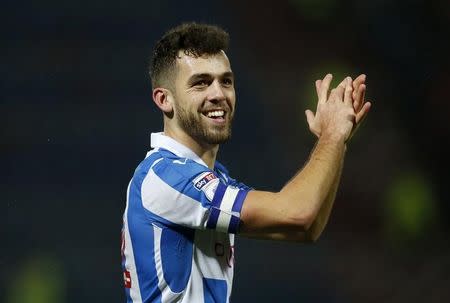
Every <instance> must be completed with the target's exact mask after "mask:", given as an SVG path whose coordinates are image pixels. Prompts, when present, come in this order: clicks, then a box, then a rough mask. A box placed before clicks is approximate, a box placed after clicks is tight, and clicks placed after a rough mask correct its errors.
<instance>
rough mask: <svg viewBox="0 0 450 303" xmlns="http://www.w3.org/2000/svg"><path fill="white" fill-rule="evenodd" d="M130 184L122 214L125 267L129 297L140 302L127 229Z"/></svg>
mask: <svg viewBox="0 0 450 303" xmlns="http://www.w3.org/2000/svg"><path fill="white" fill-rule="evenodd" d="M130 185H131V182H130V184H128V188H127V206H126V208H125V212H124V216H123V224H124V231H125V235H124V236H125V249H124V256H125V268H126V270H128V271H129V272H130V277H131V288H130V297H131V300H132V301H133V303H142V297H141V291H140V288H139V280H138V277H137V272H136V263H135V261H134V253H133V245H132V243H131V237H130V231H129V229H128V219H127V215H128V203H129V194H130Z"/></svg>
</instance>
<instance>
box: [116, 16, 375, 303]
mask: <svg viewBox="0 0 450 303" xmlns="http://www.w3.org/2000/svg"><path fill="white" fill-rule="evenodd" d="M227 46H228V34H227V33H226V32H225V31H223V30H222V29H220V28H218V27H216V26H211V25H205V24H196V23H189V24H182V25H180V26H178V27H176V28H174V29H171V30H170V31H168V32H167V33H166V34H165V35H164V36H163V37H162V38H161V39H160V40H159V41H158V43H157V44H156V47H155V51H154V54H153V59H152V64H151V79H152V86H153V100H154V102H155V104H156V106H157V107H158V108H159V109H160V110H161V112H162V114H163V119H164V131H163V132H162V133H153V134H152V135H151V147H152V149H151V151H149V152H148V153H147V156H146V157H145V159H144V160H143V161H142V162H141V163H140V164H139V166H138V167H137V169H136V171H135V173H134V175H133V177H132V179H131V182H130V184H129V186H128V190H127V205H126V209H125V212H124V216H123V230H122V268H123V273H124V280H125V290H126V297H127V302H162V303H165V302H190V303H192V302H199V303H210V302H219V303H225V302H229V298H230V295H231V288H232V280H233V267H234V264H233V263H234V262H233V260H234V258H233V254H234V235H235V234H237V233H239V234H241V235H243V236H248V237H257V238H265V239H273V240H287V241H298V242H314V241H315V240H316V239H317V238H318V237H319V235H320V234H321V232H322V231H323V229H324V227H325V225H326V223H327V221H328V217H329V215H330V212H331V209H332V206H333V201H334V197H335V194H336V190H337V187H338V184H339V180H340V175H341V171H342V165H343V159H344V154H345V149H346V144H347V140H348V139H349V138H350V137H351V135H352V133H353V132H354V131H355V130H356V126H357V125H358V124H359V123H360V121H361V120H362V119H363V118H364V117H365V116H366V114H367V113H368V111H369V108H370V103H368V102H365V101H364V91H365V84H364V82H365V76H364V75H361V76H359V77H358V78H357V79H355V80H354V81H352V79H351V78H349V77H348V78H346V79H344V81H342V82H341V83H340V84H339V85H338V86H337V87H336V88H335V89H333V90H331V92H330V93H328V90H329V86H330V82H331V79H332V77H331V75H327V76H325V77H324V79H322V80H317V81H316V90H317V94H318V99H319V101H318V106H317V110H316V112H315V113H313V112H312V111H309V110H308V111H307V112H306V118H307V122H308V124H309V127H310V130H311V131H312V132H313V133H314V134H315V135H316V136H317V137H318V141H317V144H316V145H315V147H314V149H313V151H312V153H311V157H310V159H309V160H308V161H307V163H306V164H305V166H304V167H303V168H302V169H301V170H299V172H298V173H297V174H296V176H295V177H294V178H292V179H291V181H289V182H288V183H287V184H286V185H285V186H284V187H283V188H282V189H281V190H280V191H279V192H264V191H258V190H253V189H251V188H249V187H248V186H246V185H244V184H242V183H239V182H237V181H236V180H235V179H233V178H231V177H230V176H229V173H228V171H227V169H226V168H225V167H224V166H223V165H221V164H220V163H219V162H217V161H216V155H217V152H218V149H219V144H221V143H223V142H225V141H227V140H228V139H229V138H230V136H231V125H232V121H233V115H234V111H235V103H236V95H235V90H234V76H233V72H232V69H231V65H230V61H229V59H228V57H227V55H226V53H225V51H226V50H227Z"/></svg>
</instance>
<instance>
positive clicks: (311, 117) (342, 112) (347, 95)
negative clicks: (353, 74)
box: [305, 74, 356, 141]
mask: <svg viewBox="0 0 450 303" xmlns="http://www.w3.org/2000/svg"><path fill="white" fill-rule="evenodd" d="M331 80H332V75H331V74H328V75H326V76H325V77H324V78H323V80H318V81H316V89H317V95H318V98H319V100H318V102H317V109H316V113H313V112H312V111H311V110H309V109H308V110H306V112H305V114H306V119H307V121H308V125H309V128H310V130H311V132H313V133H314V134H315V135H316V136H318V137H320V136H322V135H327V136H331V137H333V138H335V139H344V140H345V141H347V140H348V138H349V137H350V134H351V132H352V129H353V128H354V125H355V122H356V115H355V110H354V108H353V98H352V92H353V87H352V79H351V78H350V77H347V78H345V79H344V81H342V82H341V83H340V84H339V85H338V86H337V87H336V88H334V89H332V90H331V92H330V94H329V95H328V90H329V87H330V83H331Z"/></svg>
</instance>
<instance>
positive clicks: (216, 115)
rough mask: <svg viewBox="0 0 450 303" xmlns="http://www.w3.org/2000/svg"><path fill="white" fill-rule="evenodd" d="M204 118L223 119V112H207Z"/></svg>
mask: <svg viewBox="0 0 450 303" xmlns="http://www.w3.org/2000/svg"><path fill="white" fill-rule="evenodd" d="M205 116H206V117H208V118H212V119H218V118H225V111H223V110H214V111H210V112H207V113H206V114H205Z"/></svg>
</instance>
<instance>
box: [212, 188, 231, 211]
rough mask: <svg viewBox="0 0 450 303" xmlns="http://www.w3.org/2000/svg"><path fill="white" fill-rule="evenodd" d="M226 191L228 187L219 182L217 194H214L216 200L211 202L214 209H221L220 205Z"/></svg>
mask: <svg viewBox="0 0 450 303" xmlns="http://www.w3.org/2000/svg"><path fill="white" fill-rule="evenodd" d="M226 190H227V186H226V185H224V184H222V183H220V182H219V185H217V189H216V192H215V193H214V198H213V200H212V202H211V203H212V205H213V206H214V207H217V208H220V204H221V203H222V199H223V195H224V194H225V191H226Z"/></svg>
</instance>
